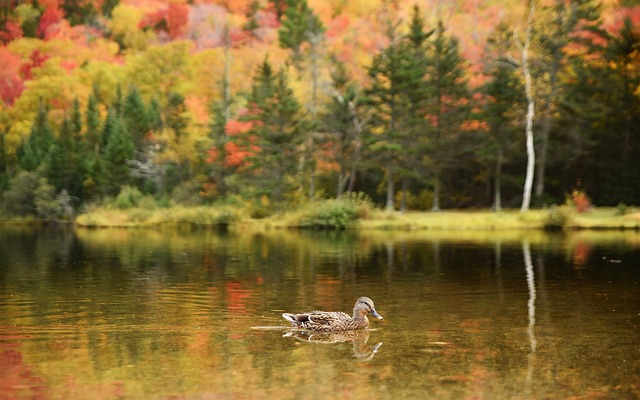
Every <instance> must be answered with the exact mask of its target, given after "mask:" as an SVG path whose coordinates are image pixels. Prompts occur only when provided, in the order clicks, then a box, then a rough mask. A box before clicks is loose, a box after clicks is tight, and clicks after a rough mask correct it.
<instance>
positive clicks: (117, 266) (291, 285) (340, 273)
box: [0, 226, 640, 399]
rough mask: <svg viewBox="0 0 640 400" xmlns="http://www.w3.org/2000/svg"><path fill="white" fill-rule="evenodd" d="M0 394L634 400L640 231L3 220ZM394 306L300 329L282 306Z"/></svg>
mask: <svg viewBox="0 0 640 400" xmlns="http://www.w3.org/2000/svg"><path fill="white" fill-rule="evenodd" d="M0 239H1V240H0V254H2V257H1V259H0V365H2V366H3V367H2V368H0V398H43V399H48V398H51V399H86V398H91V399H112V398H151V399H174V398H177V399H209V398H215V399H218V398H223V399H226V398H230V399H237V398H240V399H244V398H247V399H249V398H251V399H254V398H257V399H260V398H265V399H266V398H283V399H293V398H296V399H331V398H336V399H338V398H340V399H342V398H352V399H360V398H362V399H389V398H434V399H469V398H473V399H540V398H554V399H555V398H587V399H591V398H620V399H627V398H638V397H640V329H639V325H640V283H639V282H640V267H639V266H640V234H638V233H635V232H626V233H625V232H611V233H594V232H579V233H572V234H565V235H558V234H556V235H545V234H542V233H537V232H533V233H531V232H529V233H523V232H506V233H496V232H486V233H478V232H476V233H468V232H467V233H464V232H452V233H443V232H440V233H433V232H423V233H415V232H414V233H404V232H402V233H400V232H398V233H390V232H362V233H360V234H354V233H345V232H297V231H280V230H276V231H271V232H263V233H260V234H254V233H249V232H243V231H237V232H218V231H216V230H206V229H194V228H190V227H184V228H175V227H173V228H170V229H169V228H167V229H155V230H136V229H130V230H127V229H105V230H70V229H63V228H39V229H35V228H29V227H15V226H3V227H0ZM363 295H366V296H369V297H371V298H372V299H373V300H374V301H375V303H376V309H377V310H378V312H379V313H380V314H382V315H383V316H384V317H385V319H384V320H382V321H378V320H375V319H373V318H370V320H371V325H372V329H371V330H369V331H367V332H361V333H356V334H353V335H341V336H340V335H338V336H336V335H333V336H331V335H325V336H322V335H312V336H311V337H310V336H309V335H304V334H301V333H299V332H298V333H296V332H290V330H289V329H287V322H286V321H285V320H284V319H282V318H281V316H280V314H281V313H282V312H284V311H308V310H312V309H326V310H340V311H347V312H349V311H350V310H351V309H352V308H353V303H354V302H355V300H356V299H357V298H358V297H360V296H363Z"/></svg>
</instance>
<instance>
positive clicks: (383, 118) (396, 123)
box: [366, 26, 421, 210]
mask: <svg viewBox="0 0 640 400" xmlns="http://www.w3.org/2000/svg"><path fill="white" fill-rule="evenodd" d="M387 36H388V37H389V42H390V43H389V45H388V46H387V47H386V48H385V49H383V50H382V52H381V53H380V54H378V55H376V56H375V57H374V59H373V63H372V65H371V67H369V70H368V74H369V76H370V77H371V80H372V84H371V87H370V88H368V89H367V90H366V96H367V102H368V103H369V104H370V105H371V106H372V108H373V113H372V114H373V118H372V121H371V124H372V129H371V133H372V134H371V136H370V137H369V138H368V144H369V146H368V148H369V150H370V152H371V154H370V157H371V158H370V161H371V162H373V163H374V165H378V166H381V167H382V168H383V170H384V174H385V187H386V209H387V210H393V209H394V194H395V180H396V178H397V177H398V175H400V174H402V173H403V172H404V171H405V170H406V168H405V165H406V161H407V160H408V154H409V153H410V152H411V148H414V147H413V145H412V147H411V148H409V147H408V146H407V144H408V143H410V142H411V140H410V134H411V124H412V122H413V120H412V118H411V112H412V110H413V106H412V104H411V103H410V99H409V97H408V95H407V94H408V93H409V92H410V91H411V88H412V87H413V86H416V85H421V82H420V81H419V80H415V79H412V78H416V76H417V75H415V74H414V73H413V72H414V71H413V60H412V57H411V54H410V53H409V47H408V46H407V43H406V42H405V41H404V38H403V37H401V36H399V35H397V34H396V27H395V26H390V27H389V29H388V32H387Z"/></svg>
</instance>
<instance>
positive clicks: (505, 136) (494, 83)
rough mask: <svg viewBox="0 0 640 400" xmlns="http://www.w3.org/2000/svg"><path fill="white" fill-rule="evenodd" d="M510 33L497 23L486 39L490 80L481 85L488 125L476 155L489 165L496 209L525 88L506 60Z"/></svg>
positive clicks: (512, 151)
mask: <svg viewBox="0 0 640 400" xmlns="http://www.w3.org/2000/svg"><path fill="white" fill-rule="evenodd" d="M511 35H512V34H511V32H510V29H509V26H508V25H507V24H505V23H500V24H498V26H497V27H496V31H495V33H494V35H493V36H492V37H491V38H489V45H490V47H491V48H490V52H491V53H493V59H492V60H489V64H490V65H491V69H490V70H489V71H488V75H489V81H487V82H486V83H485V84H484V85H483V86H482V87H481V88H480V91H481V93H483V94H484V95H485V96H486V98H487V99H486V102H485V103H484V104H483V108H482V111H481V115H480V117H481V119H482V120H483V121H484V122H486V124H487V126H488V128H487V132H486V133H484V132H483V134H482V138H481V141H480V143H481V145H480V148H479V150H478V151H477V156H478V157H479V158H480V160H481V162H486V163H487V164H489V167H488V169H489V170H490V172H489V173H488V174H487V175H490V176H492V177H493V190H494V191H493V205H492V207H491V208H492V209H493V210H495V211H500V210H501V209H502V181H503V179H502V167H503V165H504V164H505V163H506V162H507V161H508V160H509V159H510V158H512V157H513V156H514V155H515V154H516V153H517V152H516V148H515V145H518V146H520V145H521V140H518V138H519V136H520V132H521V131H520V129H521V127H522V124H521V123H520V121H521V120H522V118H523V114H524V100H525V99H524V96H523V93H524V89H523V87H522V82H521V81H520V78H519V75H518V70H517V66H516V65H513V64H512V63H511V62H510V61H509V60H506V59H505V55H506V54H507V53H508V51H509V49H510V43H512V41H513V40H512V37H511Z"/></svg>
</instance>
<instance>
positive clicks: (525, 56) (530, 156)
mask: <svg viewBox="0 0 640 400" xmlns="http://www.w3.org/2000/svg"><path fill="white" fill-rule="evenodd" d="M534 9H535V1H534V0H530V3H529V18H528V19H527V36H526V38H525V42H524V47H523V48H522V72H523V73H524V83H525V92H526V95H527V126H526V130H525V133H526V136H527V175H526V177H525V180H524V193H523V195H522V207H520V212H525V211H528V210H529V206H530V205H531V189H532V187H533V175H534V172H535V165H536V153H535V150H534V148H533V118H534V116H535V110H534V101H533V92H532V89H531V74H530V73H529V44H530V42H531V25H532V24H533V11H534Z"/></svg>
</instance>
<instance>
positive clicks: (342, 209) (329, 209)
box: [299, 199, 359, 229]
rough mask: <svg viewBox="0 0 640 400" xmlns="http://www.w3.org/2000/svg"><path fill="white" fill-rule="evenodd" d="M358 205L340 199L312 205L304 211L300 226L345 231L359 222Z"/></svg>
mask: <svg viewBox="0 0 640 400" xmlns="http://www.w3.org/2000/svg"><path fill="white" fill-rule="evenodd" d="M358 217H359V216H358V209H357V207H356V203H354V202H351V201H348V200H343V199H338V200H335V199H334V200H321V201H316V202H312V203H310V204H309V205H308V206H307V207H305V209H304V210H303V211H302V215H301V217H300V222H299V224H300V226H302V227H308V228H334V229H344V228H347V227H350V226H352V225H353V224H354V223H355V222H356V221H357V220H358Z"/></svg>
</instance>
